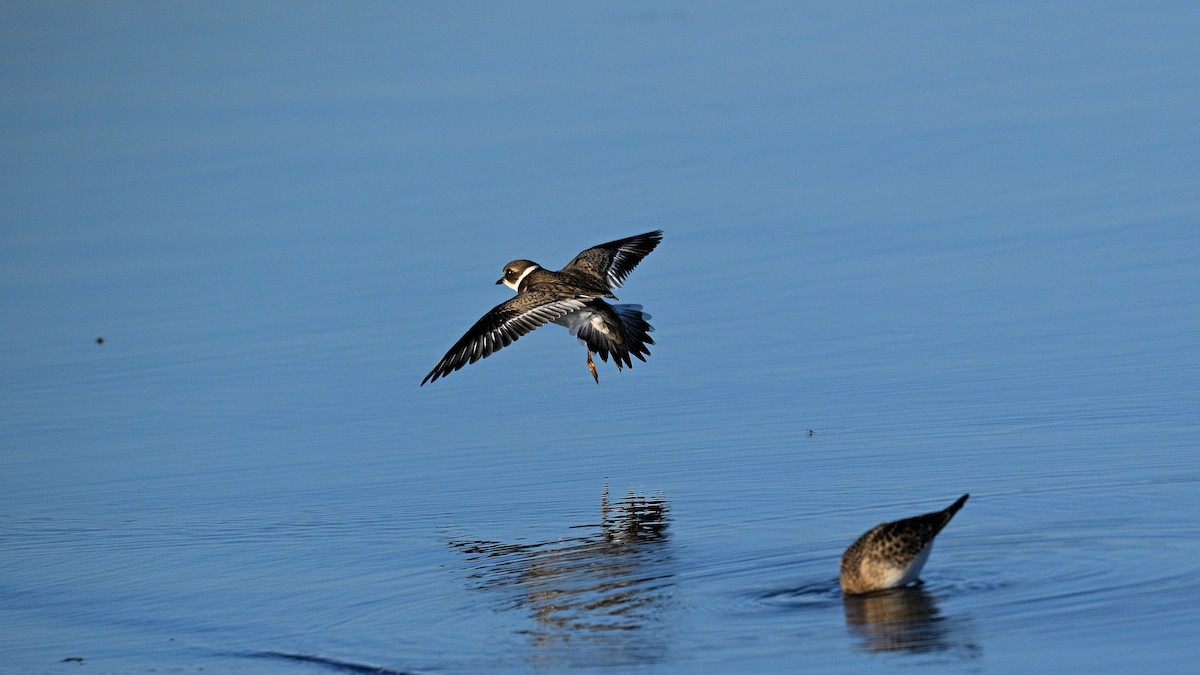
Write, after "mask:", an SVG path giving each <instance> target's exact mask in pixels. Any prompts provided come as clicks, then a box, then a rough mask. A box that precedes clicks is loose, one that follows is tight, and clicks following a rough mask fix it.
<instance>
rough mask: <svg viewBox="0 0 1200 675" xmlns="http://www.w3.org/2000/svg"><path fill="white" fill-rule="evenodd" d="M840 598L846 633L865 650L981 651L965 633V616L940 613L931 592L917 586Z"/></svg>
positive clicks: (966, 654)
mask: <svg viewBox="0 0 1200 675" xmlns="http://www.w3.org/2000/svg"><path fill="white" fill-rule="evenodd" d="M843 602H844V608H845V611H846V626H847V628H849V630H850V634H851V635H852V636H854V637H856V638H858V639H859V640H861V646H862V647H863V648H864V649H866V650H868V651H872V652H909V653H915V654H928V653H934V652H953V653H954V654H955V656H957V657H959V658H978V657H979V656H980V655H981V654H982V649H981V648H980V646H979V645H978V644H976V643H975V642H974V641H973V640H971V639H970V638H969V636H968V634H967V630H966V620H965V619H961V618H957V619H956V618H947V617H944V616H942V615H941V613H940V612H939V611H938V607H937V603H936V602H935V601H934V599H933V596H932V595H930V594H929V593H927V592H926V591H925V589H923V588H921V587H920V586H915V587H905V588H894V589H891V590H887V591H880V592H877V593H871V594H868V595H846V596H843Z"/></svg>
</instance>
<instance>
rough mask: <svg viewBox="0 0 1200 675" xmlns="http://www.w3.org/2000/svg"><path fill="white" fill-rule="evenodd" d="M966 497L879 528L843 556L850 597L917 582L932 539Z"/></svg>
mask: <svg viewBox="0 0 1200 675" xmlns="http://www.w3.org/2000/svg"><path fill="white" fill-rule="evenodd" d="M970 496H971V495H969V494H966V495H963V496H961V497H959V498H958V501H956V502H954V503H953V504H951V505H950V506H948V507H946V508H945V509H942V510H941V511H934V512H933V513H926V514H924V515H920V516H913V517H912V518H905V519H904V520H897V521H893V522H890V523H883V524H881V525H876V526H875V527H873V528H871V529H870V530H868V531H867V533H866V534H864V535H863V536H861V537H859V538H858V541H856V542H854V543H853V544H851V545H850V548H848V549H846V552H845V553H843V554H842V569H841V575H840V579H839V580H840V582H841V584H842V592H843V593H847V594H849V595H855V594H859V593H870V592H872V591H881V590H884V589H886V588H897V587H899V586H903V585H905V584H908V583H910V582H913V581H917V580H918V578H919V575H920V574H921V568H922V567H924V566H925V561H927V560H929V551H930V550H931V549H932V548H933V539H934V537H936V536H937V535H938V532H941V531H942V528H943V527H946V524H947V523H949V522H950V519H951V518H953V517H954V514H956V513H958V510H959V509H961V508H962V505H963V504H964V503H966V501H967V497H970Z"/></svg>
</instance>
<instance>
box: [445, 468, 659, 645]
mask: <svg viewBox="0 0 1200 675" xmlns="http://www.w3.org/2000/svg"><path fill="white" fill-rule="evenodd" d="M668 514H669V507H668V504H667V502H666V500H665V499H664V498H662V497H659V496H650V497H646V496H642V495H636V494H634V493H632V492H631V493H630V494H629V495H627V496H626V497H625V498H624V499H622V500H620V501H617V502H615V503H613V502H610V501H609V496H608V488H607V486H606V487H605V489H604V493H603V495H602V497H601V500H600V522H599V523H593V524H583V525H574V526H571V527H572V529H582V530H590V532H589V533H588V534H584V535H582V536H574V537H567V538H563V539H555V540H552V541H545V542H538V543H504V542H497V541H459V540H454V541H451V542H450V545H451V546H452V547H454V548H455V549H458V550H459V551H460V552H461V553H463V554H464V555H465V556H466V558H467V561H468V562H470V563H471V565H472V568H471V569H472V573H471V575H470V578H471V579H472V581H473V585H472V588H474V589H476V590H486V591H491V592H498V593H501V594H510V596H509V598H508V601H507V602H505V603H502V605H501V609H503V610H509V609H516V608H523V609H527V610H528V611H529V613H530V616H531V617H532V618H533V620H534V623H535V627H533V628H530V629H528V630H522V631H520V632H523V633H526V634H528V635H529V636H530V638H531V644H532V645H533V646H534V647H535V648H537V649H538V651H539V657H540V658H549V659H557V658H564V657H565V658H568V659H571V660H576V659H584V658H586V659H588V662H589V663H591V664H593V665H596V661H595V659H596V658H601V659H602V660H603V662H604V663H606V664H611V665H616V664H621V663H649V662H654V661H658V660H660V659H661V658H662V657H663V656H664V652H665V638H666V636H665V629H666V624H665V621H664V615H665V613H666V609H667V608H668V607H669V606H670V604H671V602H672V598H673V595H674V586H675V582H674V580H673V577H674V572H673V571H672V562H673V558H672V555H671V551H670V547H669V546H668V532H667V526H668V523H669V518H668ZM567 645H571V647H570V649H571V653H569V654H565V655H564V654H562V653H560V650H562V649H564V648H566V647H567ZM592 648H595V649H597V650H598V652H597V653H595V654H594V653H592V652H591V651H590V650H591V649H592ZM584 651H586V652H587V653H586V655H585V654H584V653H583V652H584ZM600 654H603V656H599V655H600Z"/></svg>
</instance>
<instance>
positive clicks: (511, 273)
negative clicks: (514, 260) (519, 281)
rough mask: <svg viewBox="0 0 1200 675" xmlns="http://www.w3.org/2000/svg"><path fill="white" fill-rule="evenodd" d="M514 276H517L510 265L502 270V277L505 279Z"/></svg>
mask: <svg viewBox="0 0 1200 675" xmlns="http://www.w3.org/2000/svg"><path fill="white" fill-rule="evenodd" d="M515 276H517V271H516V270H514V269H513V268H511V267H510V268H508V269H506V270H504V277H505V278H506V279H511V278H513V277H515Z"/></svg>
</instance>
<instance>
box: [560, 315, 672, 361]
mask: <svg viewBox="0 0 1200 675" xmlns="http://www.w3.org/2000/svg"><path fill="white" fill-rule="evenodd" d="M589 310H591V312H590V313H589V314H588V315H587V317H586V320H575V321H573V322H572V323H571V325H569V326H568V328H569V329H570V331H571V334H572V335H574V336H575V337H576V338H578V339H579V341H580V342H582V343H583V345H584V347H586V348H587V349H588V351H590V352H595V353H596V354H597V355H599V356H600V359H601V360H603V361H608V355H609V353H611V354H612V357H613V363H615V364H617V369H620V368H621V367H622V366H624V367H627V368H632V367H633V360H632V359H631V358H630V356H631V355H632V356H636V357H637V358H638V360H640V361H645V360H646V357H647V356H649V355H650V349H649V347H647V345H652V344H654V339H653V338H651V337H650V333H652V332H654V327H653V326H651V325H650V323H649V322H648V321H647V319H650V318H651V317H650V315H649V314H646V313H645V312H643V311H642V306H641V305H609V304H608V303H606V302H604V301H603V300H597V301H596V302H595V303H593V304H592V305H590V306H589Z"/></svg>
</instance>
